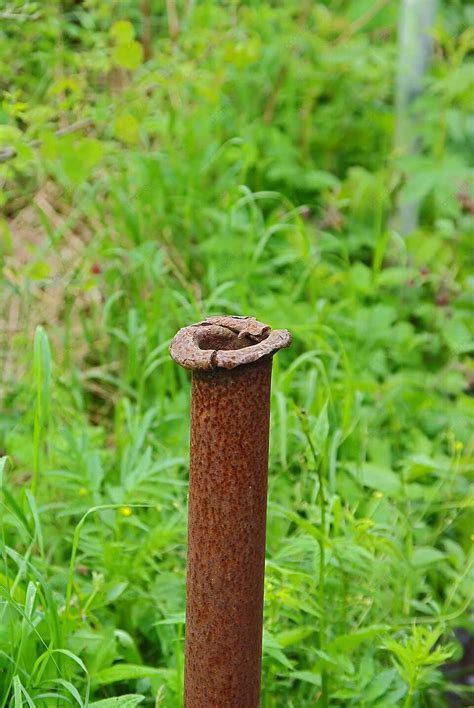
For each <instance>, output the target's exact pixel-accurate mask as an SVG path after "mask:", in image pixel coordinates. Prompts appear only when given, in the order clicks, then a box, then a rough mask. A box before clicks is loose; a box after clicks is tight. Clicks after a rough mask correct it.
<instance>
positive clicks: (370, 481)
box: [346, 462, 401, 495]
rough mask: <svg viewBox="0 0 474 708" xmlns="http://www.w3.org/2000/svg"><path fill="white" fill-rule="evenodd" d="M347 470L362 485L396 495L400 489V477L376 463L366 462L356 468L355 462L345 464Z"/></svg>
mask: <svg viewBox="0 0 474 708" xmlns="http://www.w3.org/2000/svg"><path fill="white" fill-rule="evenodd" d="M346 466H347V469H348V470H349V472H350V473H351V474H352V475H353V476H354V477H355V478H356V479H357V480H358V482H360V484H362V485H363V486H364V487H369V488H370V489H375V490H377V491H380V492H383V493H384V494H390V495H396V494H398V492H399V491H400V489H401V481H400V477H399V476H398V475H397V474H395V472H392V470H390V469H384V468H383V467H379V466H377V465H374V464H371V463H370V462H366V463H365V464H364V465H363V467H362V469H360V470H357V466H356V465H355V464H348V465H346Z"/></svg>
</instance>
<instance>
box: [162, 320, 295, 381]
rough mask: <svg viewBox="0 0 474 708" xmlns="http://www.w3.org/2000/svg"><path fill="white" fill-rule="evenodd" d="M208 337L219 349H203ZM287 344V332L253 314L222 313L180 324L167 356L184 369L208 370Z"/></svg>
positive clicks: (237, 363)
mask: <svg viewBox="0 0 474 708" xmlns="http://www.w3.org/2000/svg"><path fill="white" fill-rule="evenodd" d="M212 340H215V341H217V342H220V343H221V345H224V346H223V348H219V347H218V346H214V347H210V348H206V347H207V345H208V343H210V342H212ZM290 344H291V334H290V333H289V332H288V330H286V329H274V330H272V328H271V327H269V326H268V325H266V324H263V322H259V321H258V320H256V319H255V317H242V316H240V315H233V316H226V315H222V316H216V317H207V318H206V319H205V320H203V321H202V322H196V323H195V324H192V325H189V326H188V327H183V328H182V329H180V330H179V331H178V333H177V334H176V335H175V336H174V338H173V340H172V342H171V344H170V348H169V349H170V354H171V358H172V359H174V361H175V362H176V363H177V364H180V365H181V366H183V367H184V368H185V369H191V370H193V371H211V370H212V369H218V368H220V369H234V368H235V367H236V366H241V365H243V364H251V363H253V362H255V361H258V360H259V359H262V358H264V357H268V356H273V355H274V354H276V352H277V351H279V350H280V349H284V348H285V347H289V346H290Z"/></svg>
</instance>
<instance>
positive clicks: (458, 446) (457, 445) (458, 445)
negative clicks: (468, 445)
mask: <svg viewBox="0 0 474 708" xmlns="http://www.w3.org/2000/svg"><path fill="white" fill-rule="evenodd" d="M463 447H464V445H463V443H462V442H461V441H460V440H456V442H455V443H454V450H455V452H461V450H462V449H463Z"/></svg>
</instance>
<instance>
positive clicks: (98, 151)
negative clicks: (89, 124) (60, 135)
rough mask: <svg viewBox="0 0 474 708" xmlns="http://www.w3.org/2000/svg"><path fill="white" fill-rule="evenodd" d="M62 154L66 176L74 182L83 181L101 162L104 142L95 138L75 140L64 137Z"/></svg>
mask: <svg viewBox="0 0 474 708" xmlns="http://www.w3.org/2000/svg"><path fill="white" fill-rule="evenodd" d="M63 143H64V145H63V151H62V154H61V157H62V164H63V169H64V172H65V174H66V177H68V179H70V180H71V181H72V182H75V183H79V182H83V181H84V180H85V179H87V177H89V175H90V173H91V172H92V170H93V168H94V167H95V166H96V165H97V164H98V163H99V162H100V160H101V158H102V155H103V153H104V148H103V146H102V144H101V143H100V142H99V141H98V140H96V139H95V138H83V139H82V140H78V141H77V142H74V141H73V140H68V141H66V140H65V139H63Z"/></svg>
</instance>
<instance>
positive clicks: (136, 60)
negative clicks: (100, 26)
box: [112, 39, 143, 71]
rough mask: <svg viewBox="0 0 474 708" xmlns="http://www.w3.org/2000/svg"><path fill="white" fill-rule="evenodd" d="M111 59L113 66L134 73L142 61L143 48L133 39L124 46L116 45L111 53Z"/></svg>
mask: <svg viewBox="0 0 474 708" xmlns="http://www.w3.org/2000/svg"><path fill="white" fill-rule="evenodd" d="M112 59H113V62H114V64H117V66H121V67H122V69H128V70H129V71H134V70H135V69H138V67H139V66H140V64H141V63H142V61H143V47H142V45H141V44H140V42H137V41H136V40H134V39H132V41H130V42H127V43H126V44H117V46H116V47H115V48H114V51H113V53H112Z"/></svg>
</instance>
